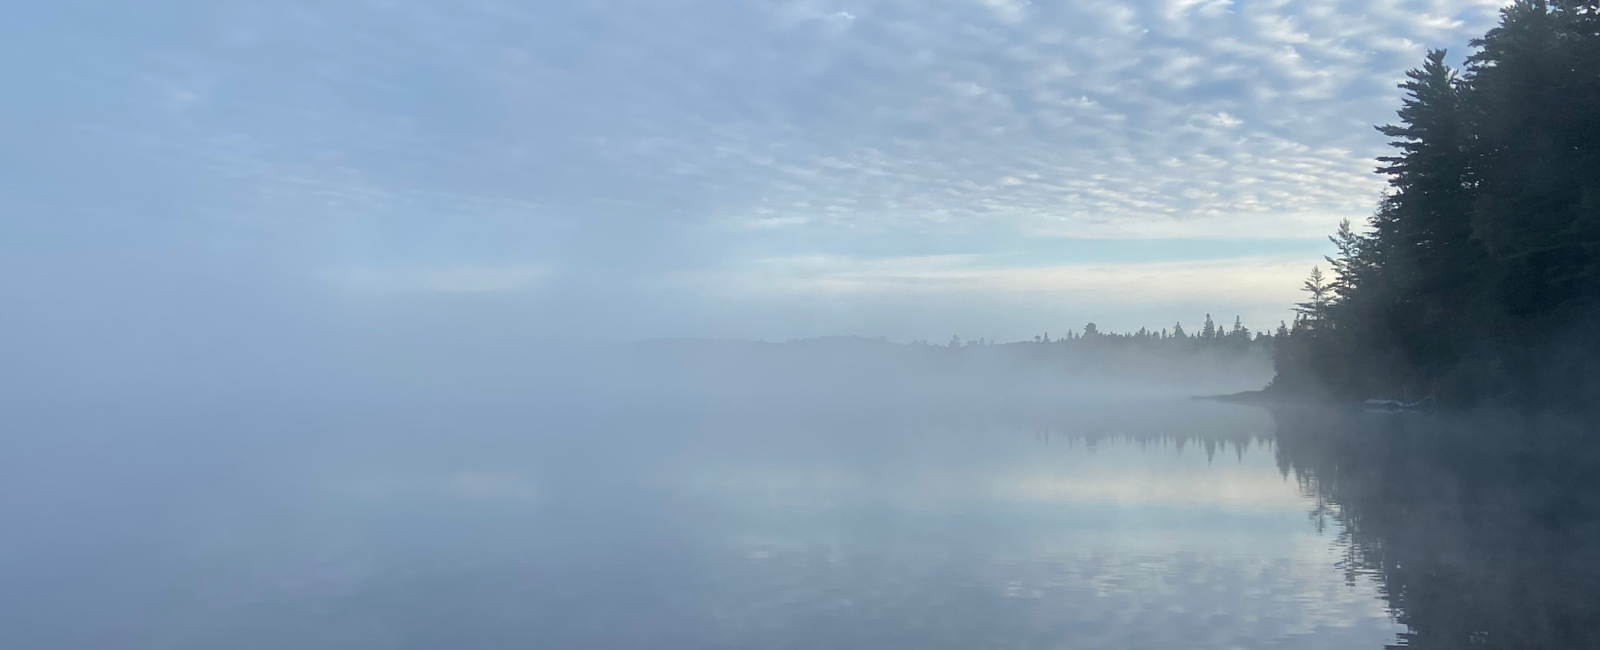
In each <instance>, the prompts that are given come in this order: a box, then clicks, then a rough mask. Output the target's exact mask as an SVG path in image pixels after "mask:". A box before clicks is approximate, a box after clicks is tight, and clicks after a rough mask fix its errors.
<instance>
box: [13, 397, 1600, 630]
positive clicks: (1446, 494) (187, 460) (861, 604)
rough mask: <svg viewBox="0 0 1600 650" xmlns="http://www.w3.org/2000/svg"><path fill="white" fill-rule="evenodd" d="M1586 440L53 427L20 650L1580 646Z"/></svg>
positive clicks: (61, 423) (753, 424)
mask: <svg viewBox="0 0 1600 650" xmlns="http://www.w3.org/2000/svg"><path fill="white" fill-rule="evenodd" d="M1562 426H1564V427H1565V428H1562V427H1558V426H1555V425H1553V424H1550V423H1531V422H1523V421H1509V420H1508V421H1494V422H1484V421H1482V419H1479V420H1477V421H1475V422H1471V423H1465V424H1464V423H1462V422H1457V421H1453V420H1450V419H1448V418H1438V419H1432V420H1429V419H1421V418H1414V417H1411V416H1409V415H1400V416H1392V415H1391V416H1369V415H1361V414H1352V413H1340V412H1332V413H1329V412H1291V411H1283V412H1277V413H1268V412H1267V411H1263V410H1259V409H1252V408H1245V407H1237V406H1230V405H1220V404H1208V403H1202V402H1187V401H1164V402H1126V403H1113V404H1105V403H1102V404H1095V405H1091V404H1081V403H1080V404H1057V405H1051V406H1035V407H1028V408H1022V407H1016V406H1015V405H1012V406H1009V407H1007V408H1004V409H996V410H989V411H981V410H978V409H959V408H956V409H950V410H947V411H939V410H926V411H914V412H908V411H904V410H894V409H889V410H870V409H868V410H859V411H849V412H847V411H842V410H828V411H818V410H805V409H799V410H782V409H771V408H767V409H761V408H748V409H709V410H707V409H702V410H679V411H674V412H660V411H628V410H625V409H613V410H609V411H588V410H574V411H569V412H556V411H552V410H549V409H544V408H541V409H537V410H526V409H525V410H517V409H514V408H513V409H506V410H501V411H490V410H485V409H477V410H475V411H473V412H472V413H471V414H470V415H466V414H462V413H459V412H449V411H442V412H431V413H420V412H416V413H384V414H373V413H304V412H295V413H287V412H273V413H253V414H251V417H240V414H239V413H238V412H236V411H230V412H229V413H227V414H226V415H225V416H217V417H211V416H207V415H205V414H203V413H189V414H183V415H181V416H178V415H172V414H165V415H163V416H161V417H160V418H156V417H149V416H146V417H143V418H141V417H134V416H128V415H126V414H120V415H119V416H118V417H113V418H107V419H104V420H99V421H94V420H88V419H82V418H80V419H78V420H73V419H72V418H57V419H53V420H40V421H39V422H37V423H35V426H34V430H36V431H38V432H39V433H37V434H34V435H26V436H21V435H14V436H12V437H9V438H7V439H6V441H5V443H6V450H5V451H6V453H5V454H4V455H3V457H0V483H3V484H0V487H3V488H4V491H3V492H0V494H4V497H3V498H0V516H3V517H0V518H3V520H4V521H5V522H7V523H8V524H9V526H8V536H7V538H6V539H5V541H4V542H3V543H0V574H3V575H4V576H5V577H6V580H5V581H3V582H0V647H27V648H57V647H59V648H78V647H121V648H211V647H230V648H283V647H295V648H323V647H326V648H335V647H337V648H350V647H358V648H410V647H419V648H420V647H457V648H510V647H584V648H642V647H649V648H748V647H845V648H849V647H861V648H869V647H870V648H880V647H918V648H939V647H949V648H970V647H996V648H1006V647H1014V648H1033V647H1112V648H1114V647H1126V648H1231V647H1252V648H1271V647H1282V648H1308V647H1309V648H1316V647H1327V648H1353V647H1356V648H1358V647H1369V648H1379V647H1383V646H1384V645H1385V644H1392V643H1396V642H1397V640H1399V642H1404V643H1409V644H1411V645H1414V646H1417V647H1459V646H1460V645H1462V644H1464V643H1468V642H1472V643H1485V644H1489V647H1549V646H1553V645H1560V646H1564V647H1581V646H1583V645H1584V644H1586V643H1592V642H1593V641H1594V640H1595V639H1594V638H1593V636H1592V634H1593V632H1592V630H1594V629H1595V628H1596V627H1597V626H1596V620H1595V618H1594V617H1595V612H1596V602H1595V599H1594V593H1595V589H1596V587H1595V585H1596V584H1600V580H1597V579H1600V576H1596V575H1595V567H1596V565H1597V563H1600V558H1597V557H1596V556H1595V552H1594V550H1595V547H1596V545H1595V542H1594V541H1593V540H1595V539H1597V538H1596V537H1595V533H1596V532H1600V531H1596V530H1595V526H1594V521H1595V518H1594V517H1593V514H1594V513H1595V504H1596V503H1597V502H1596V500H1595V499H1594V496H1593V495H1595V494H1596V492H1595V490H1594V481H1595V480H1596V479H1595V478H1593V477H1594V476H1595V474H1594V472H1593V471H1592V470H1594V469H1596V468H1594V467H1593V463H1592V461H1589V460H1585V459H1591V458H1594V457H1596V454H1595V452H1596V451H1597V450H1595V449H1594V448H1593V445H1592V444H1591V443H1587V442H1584V441H1583V437H1584V436H1583V435H1582V434H1583V433H1584V431H1585V430H1583V429H1582V428H1581V427H1578V426H1576V425H1570V424H1567V425H1562ZM1308 514H1310V515H1311V517H1310V519H1309V520H1308V517H1307V515H1308ZM1388 604H1392V605H1393V608H1394V609H1393V611H1394V616H1393V617H1391V614H1390V609H1389V608H1388V606H1387V605H1388ZM1401 623H1403V624H1404V626H1405V627H1402V626H1401V625H1399V624H1401ZM1496 644H1498V645H1496Z"/></svg>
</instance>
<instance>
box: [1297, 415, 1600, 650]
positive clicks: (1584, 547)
mask: <svg viewBox="0 0 1600 650" xmlns="http://www.w3.org/2000/svg"><path fill="white" fill-rule="evenodd" d="M1276 420H1277V423H1278V457H1279V463H1280V465H1281V466H1282V467H1283V469H1284V471H1286V472H1292V473H1293V475H1294V476H1296V477H1297V478H1298V479H1299V480H1300V481H1301V482H1302V483H1303V484H1304V485H1305V486H1306V487H1307V489H1308V490H1309V491H1310V493H1312V494H1313V495H1314V496H1315V497H1316V498H1317V506H1316V508H1315V510H1314V511H1313V513H1314V515H1315V518H1316V522H1317V523H1318V525H1320V526H1331V527H1335V528H1337V530H1339V531H1341V532H1340V536H1341V537H1340V540H1341V542H1342V543H1343V545H1344V547H1345V549H1346V560H1345V562H1344V563H1343V565H1342V566H1343V569H1344V571H1345V572H1346V576H1347V579H1349V580H1352V581H1354V580H1357V579H1358V577H1359V576H1362V575H1370V576H1373V577H1375V578H1377V579H1378V580H1379V581H1380V583H1381V584H1382V585H1383V593H1384V596H1385V598H1386V599H1387V600H1388V601H1389V603H1390V605H1391V606H1392V607H1393V609H1394V611H1395V613H1396V616H1397V618H1398V620H1399V621H1400V622H1402V623H1404V624H1405V625H1406V626H1407V627H1408V630H1407V631H1406V632H1405V633H1404V634H1403V635H1401V638H1400V639H1399V641H1398V644H1399V645H1402V646H1406V647H1415V648H1461V647H1468V646H1471V647H1483V648H1593V647H1600V442H1597V440H1596V436H1595V435H1594V432H1595V431H1596V427H1595V425H1594V423H1592V422H1586V421H1581V420H1572V419H1562V418H1556V417H1543V418H1526V417H1519V416H1516V415H1513V414H1506V413H1474V414H1470V415H1460V414H1456V415H1450V414H1445V415H1440V416H1436V417H1428V416H1422V415H1416V414H1387V415H1375V414H1366V413H1360V412H1347V411H1326V410H1282V411H1279V412H1278V413H1276Z"/></svg>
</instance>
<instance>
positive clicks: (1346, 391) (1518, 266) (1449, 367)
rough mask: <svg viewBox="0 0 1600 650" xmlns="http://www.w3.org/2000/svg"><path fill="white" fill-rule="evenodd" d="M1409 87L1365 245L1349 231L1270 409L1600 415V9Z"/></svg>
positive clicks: (1520, 7) (1570, 14)
mask: <svg viewBox="0 0 1600 650" xmlns="http://www.w3.org/2000/svg"><path fill="white" fill-rule="evenodd" d="M1471 47H1472V51H1471V53H1470V54H1469V55H1468V56H1467V57H1466V59H1465V63H1464V65H1463V66H1462V67H1461V68H1460V69H1456V68H1453V67H1451V66H1450V65H1448V64H1447V63H1446V58H1447V55H1446V52H1445V51H1444V50H1433V51H1430V52H1429V53H1428V54H1427V56H1426V59H1425V60H1424V61H1423V63H1422V66H1421V67H1420V68H1417V69H1414V70H1411V71H1410V72H1408V73H1407V77H1408V79H1407V81H1406V82H1405V83H1403V84H1402V85H1401V86H1400V87H1401V88H1403V89H1404V90H1405V91H1406V96H1405V99H1404V103H1403V106H1402V107H1401V108H1400V109H1399V119H1398V123H1397V124H1392V125H1385V126H1380V127H1377V128H1378V130H1379V131H1381V132H1382V133H1383V134H1384V135H1386V136H1389V137H1390V138H1393V142H1392V143H1391V144H1392V146H1393V147H1395V149H1396V152H1395V153H1394V154H1393V155H1391V156H1387V157H1383V158H1380V159H1379V160H1380V161H1381V162H1382V167H1380V168H1379V169H1378V170H1377V171H1378V173H1381V174H1384V175H1385V176H1387V178H1388V189H1387V190H1386V192H1385V193H1384V195H1383V197H1382V198H1381V199H1380V200H1379V202H1378V205H1377V207H1376V209H1375V210H1374V212H1373V214H1372V216H1371V217H1370V218H1369V219H1368V223H1367V224H1366V227H1365V228H1360V227H1352V226H1351V224H1349V223H1348V222H1346V223H1343V224H1341V225H1340V227H1339V229H1338V231H1337V233H1336V234H1334V235H1333V236H1332V237H1331V239H1332V241H1333V243H1334V245H1335V246H1336V248H1337V253H1336V254H1335V255H1333V256H1331V257H1329V258H1328V264H1329V266H1330V268H1329V269H1328V270H1327V272H1326V273H1325V272H1324V271H1323V269H1321V268H1316V269H1313V270H1312V272H1311V276H1310V278H1309V279H1308V280H1307V281H1306V283H1305V287H1304V288H1305V290H1306V292H1307V293H1308V294H1309V297H1308V298H1307V300H1306V301H1305V302H1303V303H1300V304H1299V305H1298V306H1297V308H1296V311H1297V312H1298V314H1299V316H1298V317H1297V319H1296V321H1295V323H1294V324H1293V326H1292V327H1291V328H1290V335H1289V336H1287V337H1283V338H1281V339H1279V340H1278V341H1277V342H1276V343H1277V347H1276V351H1275V367H1276V378H1275V379H1274V380H1273V383H1272V384H1271V386H1270V387H1269V392H1277V393H1282V394H1294V395H1315V396H1319V397H1325V398H1333V399H1356V400H1359V399H1367V398H1375V397H1376V398H1394V399H1422V398H1427V397H1433V398H1435V399H1436V400H1437V401H1438V402H1439V403H1440V404H1442V405H1450V406H1477V405H1497V406H1515V407H1524V408H1556V409H1577V408H1586V407H1587V406H1588V405H1591V404H1595V403H1600V373H1596V372H1595V368H1596V367H1597V366H1596V363H1597V362H1600V326H1597V324H1596V320H1597V319H1600V0H1521V1H1519V2H1516V3H1514V4H1511V5H1509V6H1507V7H1506V8H1505V9H1503V10H1502V13H1501V18H1500V21H1499V23H1498V24H1497V25H1496V26H1495V27H1494V28H1492V29H1490V30H1489V31H1488V32H1487V33H1485V34H1484V35H1483V36H1482V37H1481V38H1477V39H1474V40H1473V41H1472V42H1471Z"/></svg>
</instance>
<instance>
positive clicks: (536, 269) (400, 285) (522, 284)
mask: <svg viewBox="0 0 1600 650" xmlns="http://www.w3.org/2000/svg"><path fill="white" fill-rule="evenodd" d="M550 275H551V270H550V269H549V268H547V267H541V266H531V267H530V266H510V267H480V266H437V267H421V266H415V267H388V268H371V267H368V268H349V269H343V270H340V271H337V272H334V273H331V274H330V276H331V279H332V280H333V281H334V282H335V283H337V284H339V285H340V286H343V287H345V288H346V289H350V290H353V291H361V292H373V293H402V292H413V291H422V292H438V293H500V292H513V291H526V290H529V289H533V288H537V287H539V286H541V285H543V284H544V283H545V281H546V280H548V279H549V277H550Z"/></svg>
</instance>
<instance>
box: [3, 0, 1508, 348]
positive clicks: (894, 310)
mask: <svg viewBox="0 0 1600 650" xmlns="http://www.w3.org/2000/svg"><path fill="white" fill-rule="evenodd" d="M1501 4H1502V3H1500V2H1497V1H1494V0H1490V1H1478V0H1427V1H1415V2H1389V1H1375V0H1342V1H1324V0H1296V1H1294V2H1288V1H1271V2H1257V1H1249V2H1247V1H1244V0H1239V1H1235V2H1229V1H1227V0H1166V1H1161V2H1156V1H1150V2H1116V1H1105V0H1092V1H1091V0H1083V1H1078V0H1062V1H1044V0H1038V1H1035V2H1028V1H1025V0H760V1H745V2H731V1H721V2H712V1H709V0H603V1H595V2H580V1H576V0H572V1H553V0H543V1H538V2H510V1H506V0H458V1H454V2H448V3H446V2H420V1H414V0H370V1H349V2H338V1H328V0H318V1H315V2H300V1H294V0H274V1H271V2H265V1H262V2H254V1H244V0H240V1H223V2H140V3H127V2H104V1H71V0H62V1H57V2H38V3H28V4H21V5H19V6H16V7H13V8H12V9H11V10H10V14H11V15H10V16H9V17H8V19H7V20H6V21H5V22H4V24H3V25H0V51H3V53H4V56H0V78H3V79H4V80H5V81H6V83H7V86H8V87H10V88H11V90H12V92H9V93H7V95H6V99H5V100H4V101H0V121H3V123H4V124H5V128H4V129H0V134H3V135H0V140H3V142H4V146H3V147H0V271H3V273H0V292H3V293H0V296H3V297H5V298H6V300H7V301H8V302H9V303H10V304H12V305H13V307H14V313H19V314H24V315H23V316H20V317H15V318H12V319H10V320H11V322H10V324H8V325H0V327H5V328H8V329H9V330H10V331H12V332H13V334H15V333H17V332H24V333H30V332H31V333H32V334H33V335H39V336H46V335H51V333H57V334H59V332H61V331H72V332H77V333H78V334H77V336H79V337H80V338H88V339H93V338H96V337H111V338H116V339H117V340H122V341H128V342H130V343H129V344H130V345H133V344H137V343H138V342H139V341H143V340H146V339H143V338H140V337H142V336H150V337H159V336H164V335H173V332H177V331H189V330H193V331H207V330H208V328H210V329H216V328H223V329H226V328H227V327H235V326H236V327H245V325H243V324H249V326H251V327H261V325H260V324H261V323H262V322H286V323H300V324H301V325H302V326H303V327H304V328H305V329H308V330H309V329H315V328H316V327H317V326H318V325H316V324H317V323H325V322H328V321H329V320H330V319H331V320H333V321H338V320H339V319H340V318H342V316H337V314H345V313H359V314H361V318H373V319H378V320H389V321H398V320H403V321H406V322H416V321H418V320H421V321H426V322H431V323H435V324H436V328H437V329H436V330H434V331H447V330H449V328H450V327H454V326H457V325H461V324H462V323H464V322H467V321H470V320H473V319H479V320H481V319H494V320H496V321H497V322H498V323H500V324H501V325H502V326H503V328H504V329H503V331H502V333H504V332H518V331H521V332H530V333H538V334H540V335H549V336H570V337H592V338H601V339H636V338H649V337H658V336H727V337H744V338H768V339H775V338H776V339H782V338H789V337H796V336H815V335H825V334H862V335H868V336H877V335H887V336H889V337H891V338H896V339H900V340H906V339H911V338H932V339H935V340H943V339H945V338H947V337H948V336H949V335H950V334H960V335H962V336H963V337H967V338H977V337H980V336H982V337H989V338H1001V339H1010V338H1024V337H1031V335H1032V334H1034V333H1038V332H1041V331H1045V330H1050V331H1057V332H1058V331H1061V330H1063V329H1065V328H1067V327H1074V328H1075V327H1081V326H1082V323H1083V322H1086V321H1088V320H1095V321H1097V322H1099V323H1101V325H1102V327H1103V328H1106V327H1109V328H1113V329H1133V328H1137V327H1139V326H1142V325H1150V326H1168V325H1170V324H1171V323H1172V322H1173V321H1176V320H1183V321H1184V322H1185V323H1186V324H1189V323H1196V322H1197V321H1198V320H1199V319H1200V318H1201V317H1202V316H1203V314H1204V313H1207V312H1210V313H1213V314H1216V315H1218V317H1219V319H1227V320H1231V316H1232V315H1234V314H1242V315H1244V317H1245V320H1246V322H1247V324H1255V325H1259V326H1265V325H1271V324H1275V323H1276V322H1277V320H1279V319H1280V318H1283V317H1285V315H1286V314H1287V306H1288V303H1290V302H1292V301H1293V300H1295V299H1297V297H1298V296H1297V292H1296V288H1297V287H1298V284H1299V281H1300V278H1301V277H1302V276H1303V274H1304V272H1305V271H1306V270H1308V269H1309V267H1310V266H1311V265H1312V264H1313V263H1315V262H1316V261H1318V259H1319V257H1320V255H1321V254H1322V253H1323V252H1325V248H1326V246H1325V244H1324V241H1323V238H1324V237H1325V235H1326V234H1328V233H1329V232H1331V231H1332V230H1333V228H1334V227H1335V226H1336V225H1337V223H1338V222H1339V220H1340V219H1346V218H1348V219H1353V220H1357V221H1359V220H1361V219H1363V218H1364V217H1365V216H1366V215H1367V214H1368V213H1369V212H1370V211H1371V208H1372V205H1373V203H1374V201H1375V199H1376V198H1377V197H1378V195H1379V193H1380V191H1381V189H1382V179H1381V178H1380V177H1378V176H1376V175H1374V174H1373V173H1371V170H1372V168H1373V167H1374V161H1373V160H1372V159H1373V157H1375V156H1377V155H1382V153H1383V149H1384V147H1383V138H1382V137H1381V136H1380V135H1379V134H1377V133H1376V132H1374V131H1373V130H1372V128H1371V125H1372V124H1377V123H1384V122H1388V121H1391V120H1392V115H1393V110H1394V109H1395V108H1396V106H1397V105H1398V99H1399V93H1400V91H1398V90H1397V89H1396V88H1394V85H1395V83H1397V82H1398V81H1399V80H1400V78H1401V75H1402V74H1403V72H1404V70H1405V69H1406V68H1408V67H1412V66H1414V65H1416V64H1417V63H1418V62H1419V61H1420V60H1421V57H1422V55H1423V52H1424V49H1425V48H1426V47H1430V46H1433V47H1450V48H1451V50H1452V60H1454V61H1459V59H1460V57H1461V55H1462V54H1463V53H1464V52H1465V49H1464V44H1465V42H1466V40H1467V39H1469V38H1470V37H1472V36H1473V35H1476V34H1480V33H1482V31H1483V30H1484V29H1486V28H1487V26H1488V25H1489V24H1490V23H1491V21H1492V20H1493V18H1494V15H1495V12H1496V11H1497V9H1498V7H1499V6H1500V5H1501ZM352 310H353V311H352ZM313 314H314V315H315V316H312V315H313ZM330 314H333V315H330ZM452 319H456V320H452ZM91 322H92V323H98V324H94V325H90V324H88V323H91ZM341 322H342V321H341ZM374 322H376V321H374ZM230 323H231V324H232V325H229V324H230ZM136 331H137V332H144V334H138V335H135V334H129V332H136ZM497 331H501V330H497ZM63 336H64V335H63ZM118 337H122V338H118ZM129 337H131V338H129Z"/></svg>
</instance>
